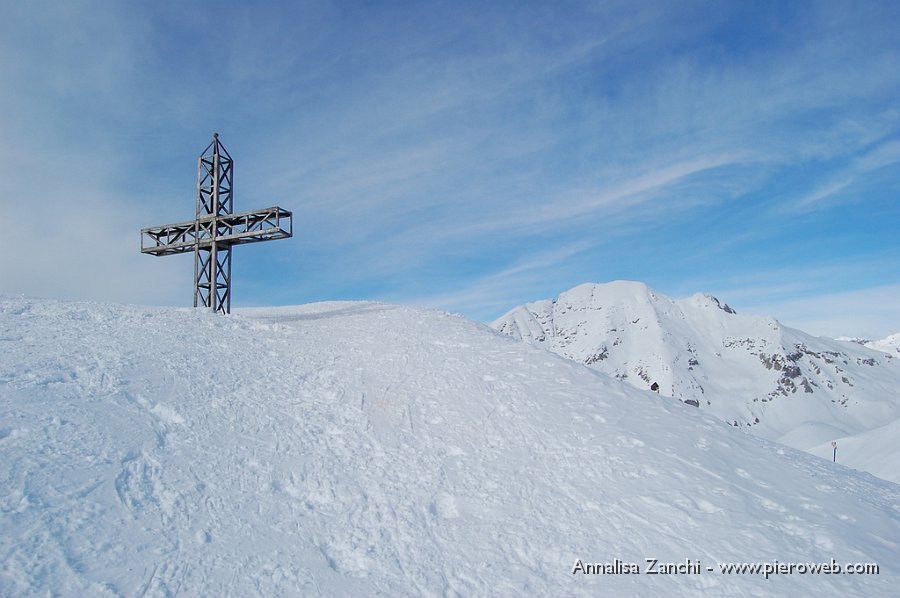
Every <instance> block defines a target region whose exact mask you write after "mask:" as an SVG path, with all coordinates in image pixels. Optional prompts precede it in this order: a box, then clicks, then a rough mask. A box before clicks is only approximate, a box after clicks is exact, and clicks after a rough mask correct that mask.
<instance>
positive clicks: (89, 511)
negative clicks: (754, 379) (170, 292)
mask: <svg viewBox="0 0 900 598" xmlns="http://www.w3.org/2000/svg"><path fill="white" fill-rule="evenodd" d="M0 479H2V494H0V555H2V559H0V595H4V596H11V595H49V594H53V595H63V596H86V595H100V596H104V595H109V596H116V595H126V596H133V595H145V596H174V595H176V594H177V595H190V596H193V595H206V596H217V595H240V596H252V595H265V596H283V595H326V596H334V595H384V596H400V595H435V596H436V595H447V596H454V595H466V596H469V595H496V596H509V595H566V596H579V595H584V596H588V595H591V596H595V595H623V596H634V595H642V596H647V595H659V594H663V593H668V594H674V595H685V596H692V595H696V596H699V595H703V596H759V595H785V596H787V595H821V596H838V595H840V596H885V595H889V594H890V593H891V592H893V591H895V589H896V587H897V583H898V582H900V572H898V567H897V559H896V556H897V554H898V550H900V487H898V486H896V485H894V484H890V483H887V482H884V481H882V480H879V479H877V478H874V477H872V476H870V475H868V474H865V473H860V472H857V471H854V470H850V469H847V468H845V467H842V466H840V465H834V464H832V463H830V462H826V461H823V460H821V459H816V458H813V457H811V456H809V455H807V454H805V453H802V452H798V451H794V450H792V449H789V448H779V447H777V446H775V445H772V444H771V443H769V442H767V441H766V440H764V439H761V438H757V437H754V436H751V435H747V434H742V433H740V432H739V431H738V430H735V429H734V428H732V427H730V426H727V425H725V424H723V423H722V422H720V421H718V420H716V419H714V418H712V417H710V416H708V415H706V414H705V412H704V411H703V410H698V409H694V408H692V407H689V406H686V405H683V404H681V403H678V402H675V401H667V400H663V399H660V398H659V397H657V396H655V395H653V394H651V393H648V392H643V391H638V390H634V389H632V388H630V387H628V386H626V385H623V384H621V383H620V382H618V381H616V380H613V379H611V378H608V377H607V376H605V375H603V374H600V373H597V372H595V371H592V370H590V369H588V368H585V367H583V366H581V365H579V364H576V363H573V362H571V361H568V360H565V359H562V358H560V357H557V356H555V355H551V354H549V353H547V352H545V351H543V350H540V349H537V348H534V347H530V346H527V345H525V344H523V343H518V342H515V341H513V340H512V339H510V338H508V337H506V336H502V335H499V334H497V333H494V332H492V331H490V330H489V329H487V328H486V327H484V326H481V325H479V324H475V323H473V322H470V321H467V320H465V319H463V318H461V317H458V316H454V315H450V314H446V313H438V312H432V311H423V310H417V309H412V308H406V307H399V306H390V305H381V304H372V303H324V304H316V305H310V306H303V307H295V308H283V309H271V310H256V311H248V312H244V313H242V314H239V315H233V316H230V317H221V316H216V315H214V314H211V313H208V312H205V311H200V310H189V309H150V308H138V307H123V306H113V305H100V304H92V303H59V302H51V301H39V300H27V299H19V298H0ZM648 557H649V558H656V559H660V560H661V561H663V562H667V561H669V562H676V563H677V562H681V563H684V561H685V559H690V560H691V561H692V562H693V561H697V562H699V563H700V566H702V571H701V572H700V573H696V574H695V573H691V574H681V575H646V574H639V575H611V574H610V575H584V574H581V573H578V574H573V573H572V570H573V567H574V564H575V562H576V559H582V560H583V561H584V562H586V563H614V561H615V560H616V559H619V560H621V561H625V562H634V563H636V564H639V565H640V566H641V567H643V566H644V565H645V562H644V559H645V558H648ZM832 558H833V559H836V561H837V562H838V563H848V562H861V563H878V564H879V565H880V567H881V569H880V573H879V574H878V575H846V574H838V575H835V574H832V575H827V574H818V575H816V574H805V575H803V574H797V573H795V574H793V575H788V574H778V575H772V576H770V577H768V579H766V578H765V577H764V576H763V575H759V574H749V573H748V574H741V575H737V574H723V573H720V572H719V571H718V570H716V569H715V567H716V565H717V562H751V563H752V562H764V563H770V564H771V563H772V562H773V561H774V560H778V561H779V562H782V563H790V562H802V563H810V562H811V563H819V562H826V563H827V562H830V559H832ZM707 567H713V570H712V571H709V570H707V569H706V568H707Z"/></svg>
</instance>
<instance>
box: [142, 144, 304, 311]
mask: <svg viewBox="0 0 900 598" xmlns="http://www.w3.org/2000/svg"><path fill="white" fill-rule="evenodd" d="M233 181H234V161H233V160H232V159H231V155H230V154H229V153H228V151H227V150H226V149H225V146H223V145H222V142H221V141H219V134H218V133H214V134H213V139H212V142H211V143H210V144H209V145H208V146H206V149H205V150H203V153H202V154H201V155H200V158H199V159H198V165H197V204H196V214H195V218H194V221H193V222H181V223H178V224H167V225H164V226H156V227H151V228H145V229H142V230H141V252H142V253H149V254H151V255H157V256H159V255H173V254H176V253H185V252H188V251H192V252H193V253H194V307H207V308H210V309H212V310H213V311H216V312H220V313H223V314H227V313H231V257H232V254H231V252H232V248H233V247H234V246H235V245H243V244H246V243H257V242H260V241H271V240H274V239H285V238H289V237H291V236H293V228H292V226H293V222H292V214H291V212H289V211H287V210H284V209H282V208H279V207H277V206H276V207H271V208H266V209H264V210H254V211H251V212H241V213H239V214H235V213H233V207H234V195H233Z"/></svg>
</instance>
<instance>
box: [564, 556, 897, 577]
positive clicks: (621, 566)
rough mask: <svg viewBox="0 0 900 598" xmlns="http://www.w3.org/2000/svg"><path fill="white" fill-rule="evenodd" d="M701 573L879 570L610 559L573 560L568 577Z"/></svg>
mask: <svg viewBox="0 0 900 598" xmlns="http://www.w3.org/2000/svg"><path fill="white" fill-rule="evenodd" d="M703 572H707V573H714V572H719V573H722V574H726V575H727V574H737V575H740V574H749V575H763V576H764V577H766V578H767V579H768V577H769V575H793V574H800V575H804V574H824V575H878V574H879V573H880V567H879V566H878V564H877V563H846V564H841V563H838V562H837V561H835V560H834V559H831V561H830V562H828V563H782V562H780V561H769V562H766V563H716V564H715V565H706V566H702V565H701V564H700V561H699V560H696V559H695V560H691V559H684V560H683V561H677V562H668V561H667V562H663V561H660V560H659V559H655V558H651V557H647V558H645V559H644V561H643V563H634V562H629V561H622V560H619V559H614V560H613V561H612V562H607V563H586V562H584V561H582V560H581V559H576V560H575V564H574V565H572V574H573V575H577V574H579V573H580V574H583V575H700V574H702V573H703Z"/></svg>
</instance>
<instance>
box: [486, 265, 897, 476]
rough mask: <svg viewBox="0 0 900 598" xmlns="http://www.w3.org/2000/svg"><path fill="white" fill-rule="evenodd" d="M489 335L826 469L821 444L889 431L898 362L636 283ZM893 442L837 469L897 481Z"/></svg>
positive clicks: (529, 310)
mask: <svg viewBox="0 0 900 598" xmlns="http://www.w3.org/2000/svg"><path fill="white" fill-rule="evenodd" d="M492 326H493V327H494V328H495V329H497V330H499V331H500V332H503V333H505V334H508V335H510V336H512V337H514V338H517V339H522V340H525V341H526V342H529V343H532V344H535V345H539V346H542V347H545V348H547V349H549V350H550V351H553V352H555V353H558V354H560V355H562V356H564V357H568V358H570V359H573V360H575V361H578V362H580V363H583V364H586V365H588V366H589V367H591V368H593V369H596V370H598V371H601V372H605V373H607V374H609V375H611V376H615V377H617V378H619V379H621V380H624V381H625V382H628V383H630V384H632V385H633V386H636V387H638V388H649V387H650V385H651V383H653V382H656V383H657V384H659V386H660V394H662V395H664V396H669V397H675V398H678V399H680V400H682V401H685V402H689V403H691V404H692V405H695V406H697V407H699V409H700V410H701V411H705V412H708V413H711V414H713V415H715V416H716V417H718V418H720V419H722V420H724V421H726V422H729V423H731V424H732V425H734V426H736V427H743V428H746V429H749V430H750V431H752V432H753V433H755V434H758V435H760V436H763V437H765V438H768V439H771V440H775V441H778V442H781V443H785V444H787V445H789V446H792V447H795V448H800V449H804V450H808V451H810V452H813V453H814V454H819V455H822V456H827V457H828V458H829V459H830V458H831V450H830V442H831V441H832V440H837V439H841V438H850V437H858V438H859V442H862V441H863V440H864V439H871V438H869V436H871V435H872V434H875V435H878V434H879V433H877V432H873V431H874V430H876V429H878V428H883V427H884V426H885V425H886V424H889V423H892V422H900V393H898V390H897V389H898V388H900V359H897V358H894V357H892V356H891V355H890V354H885V353H882V352H879V351H875V350H872V349H868V348H865V347H862V346H859V345H856V344H851V343H846V342H840V341H835V340H831V339H826V338H817V337H813V336H810V335H808V334H805V333H803V332H801V331H799V330H795V329H792V328H788V327H786V326H782V325H781V324H780V323H779V322H777V321H776V320H775V319H773V318H767V317H760V316H753V315H743V314H737V313H735V312H734V310H733V309H731V308H730V307H729V306H728V305H727V304H724V303H722V302H720V301H719V300H718V299H716V298H715V297H712V296H709V295H701V294H698V295H694V296H693V297H690V298H688V299H681V300H673V299H670V298H668V297H666V296H664V295H661V294H659V293H657V292H655V291H653V290H652V289H650V288H648V287H647V286H646V285H644V284H642V283H639V282H628V281H617V282H611V283H607V284H584V285H581V286H578V287H576V288H574V289H572V290H570V291H567V292H565V293H563V294H562V295H560V297H559V298H558V299H556V300H553V301H551V300H545V301H537V302H535V303H529V304H527V305H524V306H520V307H517V308H515V309H513V310H511V311H510V312H508V313H507V314H506V315H504V316H502V317H501V318H499V319H498V320H497V321H496V322H494V323H493V324H492ZM898 425H900V423H898ZM864 434H865V435H868V436H865V437H864V436H862V435H864ZM892 438H893V441H891V437H885V439H883V440H882V441H879V442H876V443H863V444H861V445H860V449H859V452H857V453H856V454H855V457H854V458H853V459H852V463H851V462H848V464H852V466H854V467H859V468H861V469H865V470H867V471H870V472H873V473H874V472H875V471H876V469H877V470H878V472H879V475H883V476H885V477H886V478H887V479H890V480H892V481H897V482H900V460H894V461H890V462H888V463H887V464H885V463H884V461H885V456H886V455H885V453H884V452H883V450H882V449H883V448H884V444H885V443H887V444H890V445H891V446H892V447H893V448H892V449H891V454H896V453H897V452H898V451H900V437H898V436H896V435H893V436H892ZM891 442H892V444H891ZM823 444H824V445H827V446H828V447H829V450H828V451H825V452H824V453H823V451H822V450H820V448H819V447H821V446H822V445H823ZM865 446H869V447H870V449H871V450H869V451H868V452H867V451H866V449H865Z"/></svg>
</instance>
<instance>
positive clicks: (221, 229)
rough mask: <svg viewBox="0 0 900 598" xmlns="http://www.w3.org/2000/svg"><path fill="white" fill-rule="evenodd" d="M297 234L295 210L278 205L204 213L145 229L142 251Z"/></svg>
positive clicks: (187, 248)
mask: <svg viewBox="0 0 900 598" xmlns="http://www.w3.org/2000/svg"><path fill="white" fill-rule="evenodd" d="M292 235H293V222H292V214H291V212H289V211H287V210H284V209H282V208H279V207H277V206H275V207H271V208H265V209H263V210H252V211H250V212H240V213H238V214H224V215H220V216H215V215H209V216H203V217H201V218H198V219H196V220H191V221H189V222H179V223H177V224H164V225H162V226H154V227H150V228H145V229H142V230H141V253H149V254H151V255H173V254H176V253H185V252H188V251H194V249H195V248H197V247H200V248H203V247H211V246H212V244H213V243H215V244H216V245H217V246H218V247H220V248H225V247H230V246H232V245H244V244H246V243H258V242H260V241H273V240H275V239H287V238H289V237H291V236H292Z"/></svg>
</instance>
